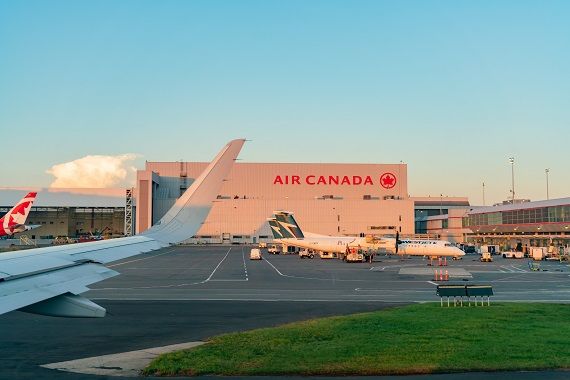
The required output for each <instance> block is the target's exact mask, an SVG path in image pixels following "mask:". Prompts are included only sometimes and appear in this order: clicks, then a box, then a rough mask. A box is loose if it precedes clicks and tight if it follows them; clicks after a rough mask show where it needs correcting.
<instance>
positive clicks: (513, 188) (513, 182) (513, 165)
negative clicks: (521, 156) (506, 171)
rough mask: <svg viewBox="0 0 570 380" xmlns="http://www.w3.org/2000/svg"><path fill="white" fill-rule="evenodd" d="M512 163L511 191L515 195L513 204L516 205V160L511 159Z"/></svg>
mask: <svg viewBox="0 0 570 380" xmlns="http://www.w3.org/2000/svg"><path fill="white" fill-rule="evenodd" d="M509 162H510V163H511V181H512V182H511V191H512V193H513V204H515V158H514V157H509Z"/></svg>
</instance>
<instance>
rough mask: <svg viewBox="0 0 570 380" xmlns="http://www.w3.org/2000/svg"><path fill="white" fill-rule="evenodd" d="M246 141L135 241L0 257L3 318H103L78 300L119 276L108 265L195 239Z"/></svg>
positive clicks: (227, 150) (229, 148) (228, 149)
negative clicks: (17, 313) (19, 314)
mask: <svg viewBox="0 0 570 380" xmlns="http://www.w3.org/2000/svg"><path fill="white" fill-rule="evenodd" d="M244 141H245V140H233V141H231V142H229V143H228V144H227V145H226V146H225V147H224V148H223V149H222V150H221V151H220V153H219V154H218V155H217V156H216V157H215V158H214V160H213V161H212V162H211V163H210V165H209V166H208V167H207V168H206V170H204V172H203V173H202V174H201V175H200V176H199V177H198V178H197V179H196V180H195V181H194V182H193V183H192V185H191V186H190V188H189V189H188V190H186V192H185V193H184V194H183V195H182V196H181V197H180V198H179V199H178V200H177V201H176V203H175V204H174V206H172V208H171V209H170V210H169V211H168V212H167V213H166V215H165V216H164V217H163V218H162V219H161V220H160V221H159V222H158V223H157V224H156V225H155V226H153V227H152V228H150V229H149V230H147V231H145V232H143V233H142V234H140V235H137V236H131V237H125V238H118V239H110V240H100V241H94V242H88V243H79V244H72V245H64V246H54V247H46V248H35V249H30V250H26V251H19V252H9V253H0V314H4V313H7V312H9V311H12V310H22V311H27V312H32V313H37V314H44V315H52V316H63V317H103V316H104V315H105V309H104V308H102V307H101V306H99V305H97V304H95V303H93V302H92V301H90V300H88V299H87V298H84V297H82V296H80V295H79V294H81V293H83V292H86V291H87V290H89V288H88V286H89V285H91V284H93V283H96V282H99V281H102V280H104V279H107V278H109V277H113V276H116V275H118V274H119V273H118V272H116V271H114V270H111V269H109V268H107V267H105V265H104V264H107V263H110V262H112V261H117V260H121V259H124V258H127V257H130V256H134V255H137V254H140V253H144V252H149V251H153V250H156V249H160V248H163V247H166V246H168V245H170V244H176V243H180V242H182V241H184V240H186V239H188V238H190V237H192V236H194V235H195V234H196V232H197V231H198V230H199V228H200V226H201V225H202V223H203V222H204V220H205V219H206V217H207V216H208V213H209V211H210V209H211V207H212V202H213V201H214V200H215V199H216V197H217V195H218V193H219V190H220V188H221V187H222V184H223V181H224V180H225V178H226V177H227V176H228V174H229V172H230V170H231V168H232V165H233V163H234V161H235V159H236V158H237V155H238V153H239V151H240V150H241V148H242V146H243V144H244Z"/></svg>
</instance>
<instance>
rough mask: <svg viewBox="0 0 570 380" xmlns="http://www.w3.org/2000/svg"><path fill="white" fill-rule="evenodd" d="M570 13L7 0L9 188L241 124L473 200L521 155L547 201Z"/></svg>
mask: <svg viewBox="0 0 570 380" xmlns="http://www.w3.org/2000/svg"><path fill="white" fill-rule="evenodd" d="M569 19H570V2H568V1H524V0H522V1H521V0H517V1H506V0H505V1H484V0H483V1H451V0H450V1H420V0H398V1H396V0H393V1H382V0H374V1H361V0H354V1H348V0H346V1H335V0H312V1H296V0H288V1H278V0H273V1H272V0H257V1H253V0H225V1H222V0H202V1H199V0H196V1H190V0H180V1H172V0H161V1H157V0H156V1H147V0H121V1H116V0H97V1H71V0H70V1H54V0H52V1H27V0H13V1H12V0H4V1H2V2H0V136H2V139H1V141H2V148H1V149H3V151H4V152H3V155H2V157H3V160H2V164H1V166H0V181H1V182H0V187H19V186H22V187H24V186H27V187H31V186H41V187H45V186H58V184H60V185H61V184H62V183H66V185H67V186H73V185H81V184H77V183H73V181H71V182H70V178H74V177H75V178H77V176H78V174H77V173H93V172H96V173H98V174H97V176H98V178H100V177H101V176H103V177H104V178H106V179H105V180H104V181H96V182H97V183H96V185H97V184H98V185H100V186H103V187H113V186H123V185H127V184H128V183H129V182H131V181H133V178H134V177H133V173H134V172H135V170H136V168H139V169H142V168H143V166H144V161H145V160H148V161H177V160H181V159H182V160H186V161H208V160H210V159H212V158H213V157H214V155H215V154H216V153H217V152H218V150H219V149H220V148H221V147H222V146H223V145H224V144H225V143H226V142H227V141H229V140H230V139H233V138H241V137H244V138H247V139H250V140H251V141H250V142H249V143H248V144H247V145H246V146H245V148H244V149H243V151H242V153H241V155H240V158H241V159H242V160H243V161H247V162H341V163H344V162H354V163H398V162H400V161H402V162H405V163H407V164H408V191H409V193H410V194H411V195H413V196H428V195H431V196H439V195H440V194H443V195H444V196H467V197H469V199H470V201H471V203H472V204H476V205H477V204H478V205H480V204H482V183H483V182H485V197H486V204H490V203H494V202H500V201H502V200H504V199H507V198H508V197H510V189H511V169H512V168H511V164H510V163H509V160H508V159H509V157H514V158H515V164H514V175H515V192H516V195H517V198H519V197H520V198H530V199H532V200H541V199H546V173H545V169H546V168H549V169H550V172H549V195H550V198H560V197H568V196H570V191H569V189H570V175H569V174H570V170H569V166H568V164H569V158H570V154H569V152H570V150H569V146H570V75H569V74H570V23H569V22H568V20H569ZM98 163H99V164H98ZM97 165H103V167H102V168H99V167H97ZM101 173H103V174H101ZM85 177H86V176H85V175H84V176H83V178H82V180H83V179H85V180H88V181H89V179H88V178H85ZM87 177H89V176H87ZM91 177H93V175H91ZM91 182H93V181H92V180H91ZM92 185H93V184H92V183H91V184H90V185H89V186H86V187H93V186H92Z"/></svg>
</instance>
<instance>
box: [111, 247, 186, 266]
mask: <svg viewBox="0 0 570 380" xmlns="http://www.w3.org/2000/svg"><path fill="white" fill-rule="evenodd" d="M174 250H175V249H174V248H172V249H170V250H168V251H166V252H162V253H159V254H158V255H153V256H148V257H143V258H141V259H135V260H130V261H125V262H122V263H118V264H113V265H107V268H113V267H118V266H119V265H125V264H129V263H135V262H137V261H143V260H150V259H154V258H155V257H158V256H164V255H166V254H167V253H170V252H172V251H174ZM143 255H144V253H143Z"/></svg>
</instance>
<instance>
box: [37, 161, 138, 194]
mask: <svg viewBox="0 0 570 380" xmlns="http://www.w3.org/2000/svg"><path fill="white" fill-rule="evenodd" d="M137 157H138V155H136V154H132V153H127V154H121V155H118V156H99V155H93V156H85V157H83V158H79V159H77V160H74V161H70V162H64V163H62V164H57V165H54V166H52V167H51V169H48V170H46V173H48V174H51V175H53V176H54V177H55V180H54V181H53V182H52V183H51V185H50V187H90V188H105V187H119V186H132V184H133V183H134V178H135V174H136V168H135V167H133V166H131V165H130V163H131V161H133V160H134V159H135V158H137Z"/></svg>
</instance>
